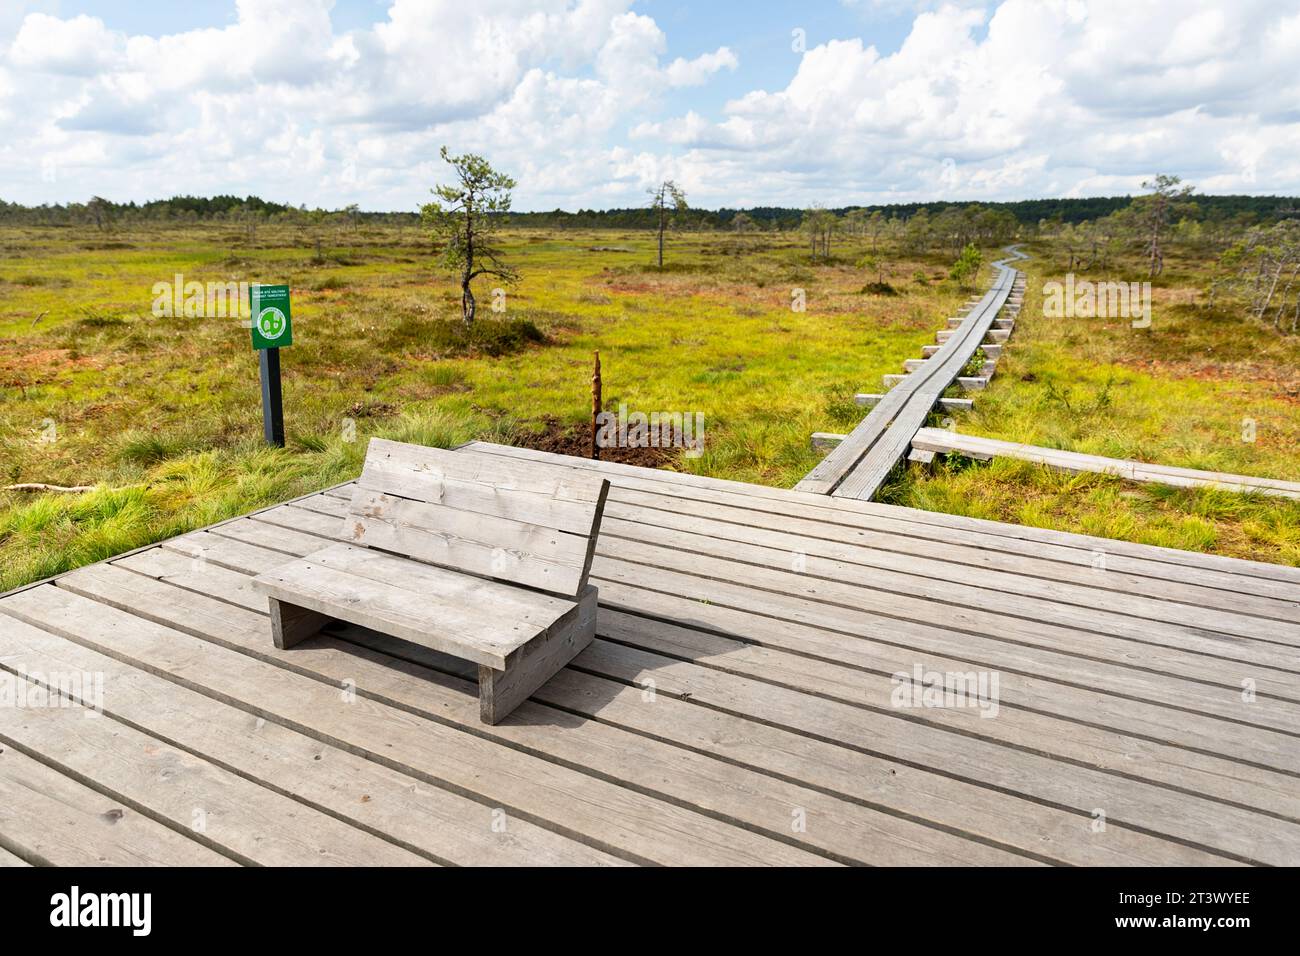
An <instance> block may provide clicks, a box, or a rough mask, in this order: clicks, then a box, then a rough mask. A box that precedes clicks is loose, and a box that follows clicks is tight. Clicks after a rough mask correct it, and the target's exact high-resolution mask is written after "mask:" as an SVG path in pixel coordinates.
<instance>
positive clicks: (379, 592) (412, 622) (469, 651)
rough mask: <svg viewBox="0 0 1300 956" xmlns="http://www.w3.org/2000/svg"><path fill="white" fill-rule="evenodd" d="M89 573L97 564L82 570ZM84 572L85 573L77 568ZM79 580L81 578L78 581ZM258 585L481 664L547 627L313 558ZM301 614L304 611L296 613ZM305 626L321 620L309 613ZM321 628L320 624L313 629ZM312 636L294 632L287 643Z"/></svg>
mask: <svg viewBox="0 0 1300 956" xmlns="http://www.w3.org/2000/svg"><path fill="white" fill-rule="evenodd" d="M82 571H86V572H87V574H85V575H81V577H83V578H84V577H91V576H92V575H93V574H94V573H95V569H93V568H83V569H82ZM74 574H78V575H80V574H81V572H74ZM80 579H81V578H78V580H80ZM255 586H256V587H257V588H258V589H259V590H261V591H264V592H265V593H266V594H267V595H268V596H270V597H272V598H275V599H276V600H277V601H280V602H281V603H282V604H288V605H292V606H293V607H295V608H298V609H305V610H307V611H311V612H315V614H316V615H319V616H321V617H323V618H325V619H328V618H337V619H339V620H344V621H351V622H352V623H354V624H360V625H362V626H364V627H371V628H374V629H375V630H379V631H384V632H386V633H389V634H392V635H394V636H396V637H400V638H402V639H403V640H406V641H411V642H413V643H416V644H421V645H423V646H426V647H430V648H432V649H433V650H437V651H442V652H443V653H445V654H453V655H455V656H457V657H461V658H463V659H465V660H468V661H474V662H475V663H478V664H487V665H489V666H494V667H497V668H504V667H505V666H506V663H507V660H508V658H509V656H510V655H511V654H512V653H514V652H515V651H517V650H518V649H519V648H520V647H522V646H523V645H524V644H526V643H527V642H528V641H530V640H532V639H533V638H534V637H537V636H538V635H539V634H542V633H543V632H544V631H545V629H546V625H545V624H544V623H538V622H532V623H529V622H525V621H522V620H517V619H516V620H512V619H507V620H500V619H497V618H495V617H494V616H493V614H492V608H491V607H490V606H489V605H486V604H477V605H476V604H471V603H468V602H464V601H461V600H457V599H455V598H452V599H445V598H443V597H442V596H440V595H435V594H429V595H421V594H417V593H415V592H413V591H410V590H407V589H406V588H404V587H398V586H397V585H394V584H389V583H387V582H385V581H375V580H373V579H370V578H366V577H362V576H361V575H358V574H353V573H351V572H350V571H342V570H338V569H337V568H332V567H329V566H328V565H325V564H322V563H321V562H319V561H318V560H316V559H315V557H314V556H309V557H306V558H302V559H300V560H298V561H294V562H292V563H290V564H286V565H285V566H284V567H282V568H277V569H276V570H274V571H268V572H267V573H266V574H263V575H261V576H259V577H258V578H257V580H256V582H255ZM293 615H294V617H295V618H301V617H302V615H301V611H294V612H293ZM305 620H306V621H307V622H308V623H307V625H306V626H308V627H311V624H312V623H313V622H317V621H318V620H319V619H318V618H313V617H311V616H310V615H308V616H307V617H306V618H305ZM320 626H321V624H320V623H316V624H315V627H314V628H312V630H311V633H314V632H315V630H316V629H318V628H319V627H320ZM304 636H308V635H306V634H302V633H299V632H295V634H294V635H292V636H291V639H290V643H289V644H284V645H281V644H277V645H276V646H277V647H287V646H292V644H293V643H296V640H301V639H302V637H304Z"/></svg>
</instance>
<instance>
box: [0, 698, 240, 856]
mask: <svg viewBox="0 0 1300 956" xmlns="http://www.w3.org/2000/svg"><path fill="white" fill-rule="evenodd" d="M4 709H6V710H10V709H12V708H4ZM0 834H4V836H3V839H4V841H5V842H7V843H9V844H10V845H11V846H14V847H20V848H21V849H22V851H23V853H24V854H26V855H28V856H30V857H32V858H34V859H35V861H36V862H37V864H38V865H40V866H236V865H238V864H236V862H235V861H234V860H232V859H230V858H229V857H227V856H222V855H221V854H220V853H217V852H216V851H215V850H212V849H210V848H209V847H206V846H204V845H203V844H201V843H197V842H195V841H194V840H192V839H190V838H189V837H187V836H184V835H182V834H180V833H177V832H176V831H175V830H172V829H169V828H167V827H165V826H163V825H162V824H161V823H158V822H156V821H154V820H151V819H150V818H149V817H146V816H143V815H141V814H139V813H137V812H136V811H135V810H134V809H133V808H131V807H128V806H126V805H125V804H123V803H122V802H121V801H119V800H114V799H112V798H110V797H106V796H104V795H103V794H102V793H99V792H97V791H95V790H92V789H91V788H90V787H88V786H86V785H85V784H82V783H80V782H78V781H76V780H73V779H72V778H71V777H68V776H67V775H65V774H63V773H60V772H59V771H57V770H55V769H53V768H51V767H49V766H47V765H46V764H44V763H40V762H38V761H36V760H34V759H32V757H30V756H28V755H27V754H25V753H22V752H20V751H19V750H18V749H17V748H16V747H14V746H13V745H12V744H10V745H9V746H6V747H3V748H0Z"/></svg>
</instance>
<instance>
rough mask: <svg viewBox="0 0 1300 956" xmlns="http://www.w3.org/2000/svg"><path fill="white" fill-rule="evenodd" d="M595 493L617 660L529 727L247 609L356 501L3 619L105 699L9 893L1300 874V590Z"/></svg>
mask: <svg viewBox="0 0 1300 956" xmlns="http://www.w3.org/2000/svg"><path fill="white" fill-rule="evenodd" d="M475 447H476V448H479V449H480V450H487V451H491V452H495V453H499V454H502V455H513V456H518V457H523V458H540V459H553V458H554V456H548V455H544V454H542V453H538V452H530V451H526V450H522V449H513V448H504V447H500V446H491V445H477V446H475ZM563 461H565V462H566V463H569V464H585V465H586V466H588V467H593V468H598V469H599V470H601V471H602V472H604V473H605V474H606V475H607V476H608V477H609V478H610V480H611V482H612V483H613V488H612V489H611V491H610V495H609V499H608V502H607V506H606V516H605V521H604V525H603V527H602V531H601V536H600V540H599V543H598V546H597V555H596V558H595V563H594V566H593V571H592V574H593V583H595V584H596V585H597V586H598V587H599V588H600V605H601V607H600V616H599V624H598V637H597V640H596V641H595V643H594V644H593V645H592V646H591V647H590V648H588V649H587V650H586V651H584V652H583V653H582V654H581V655H580V656H579V657H578V658H577V659H576V660H575V662H574V664H573V666H571V667H570V668H568V669H567V670H565V671H563V672H561V674H560V675H559V676H557V677H556V678H555V679H554V680H552V681H551V682H550V683H548V684H547V685H546V686H545V687H544V688H543V689H542V690H541V691H540V692H539V693H538V694H537V695H536V696H535V697H534V698H533V700H532V701H530V702H528V703H525V704H524V705H523V706H521V707H520V708H519V709H518V710H517V711H515V713H514V714H512V715H511V716H510V717H509V718H508V719H507V720H506V721H505V722H503V723H502V724H500V725H498V726H486V725H483V724H481V723H479V720H478V705H477V700H476V694H475V687H474V685H473V684H472V682H470V681H468V680H466V679H465V677H464V676H463V670H462V667H461V665H460V664H458V663H457V662H455V661H453V660H451V659H449V658H443V657H440V656H439V655H437V654H435V653H433V652H429V651H424V650H421V649H418V648H415V647H413V646H411V645H406V644H403V643H401V642H397V641H395V640H392V639H388V638H384V637H381V636H379V635H376V634H373V633H369V632H365V631H361V630H358V629H355V628H352V629H340V630H339V631H338V632H337V633H332V634H329V635H322V636H320V637H318V638H313V639H310V640H308V641H306V642H304V643H303V644H301V645H299V646H298V647H295V648H293V649H290V650H286V651H278V650H276V649H275V648H274V647H273V646H272V643H271V637H270V633H269V624H268V618H267V616H266V613H265V611H266V608H265V600H264V599H262V598H260V597H258V596H257V595H255V594H254V593H253V592H252V591H251V589H250V588H249V586H248V582H249V581H250V579H251V578H252V577H253V576H254V575H256V574H258V573H261V572H263V571H266V570H268V569H271V568H274V567H276V566H278V565H280V564H283V563H285V562H287V561H289V560H290V559H291V558H292V557H293V556H297V555H302V554H306V553H308V552H310V551H313V550H315V549H317V548H319V547H321V546H322V544H323V543H325V542H327V541H329V540H330V539H332V538H333V537H335V536H336V534H337V533H338V532H339V531H340V528H341V516H342V514H343V512H344V505H345V499H346V498H347V496H348V489H347V487H346V486H345V487H341V488H336V489H331V490H329V491H326V492H323V493H321V494H317V495H313V496H310V497H308V498H305V499H301V500H299V501H296V502H293V503H290V504H286V505H281V506H278V507H275V508H271V509H269V510H265V511H262V512H259V513H256V514H253V515H249V516H247V517H242V518H238V519H235V520H233V521H230V522H226V523H224V524H221V525H218V526H215V527H213V528H211V529H208V530H205V531H201V532H195V533H192V534H188V535H184V536H182V537H180V538H176V539H173V540H170V541H166V542H163V543H162V544H160V545H158V546H154V547H150V548H147V549H144V550H141V551H138V552H134V553H132V554H129V555H124V556H121V557H118V558H115V559H113V560H111V561H108V562H105V563H101V564H98V565H94V566H91V567H87V568H83V569H81V570H78V571H75V572H72V573H69V574H65V575H62V576H60V577H59V578H57V579H56V580H55V581H53V582H52V583H50V582H47V583H41V584H38V585H34V586H31V587H28V588H25V589H22V590H20V591H17V592H14V593H11V594H9V595H5V596H3V597H0V668H2V669H3V673H0V678H5V679H6V680H7V681H8V682H9V684H10V685H11V687H10V689H11V690H13V689H14V687H15V686H17V687H18V688H19V689H24V690H31V689H32V688H33V687H35V686H38V685H49V684H56V685H57V684H60V683H64V684H67V683H68V682H69V680H70V677H69V675H73V674H77V675H80V674H83V673H85V674H91V675H95V674H99V675H102V681H103V685H102V686H103V698H102V702H103V714H102V715H101V716H98V717H93V718H90V717H87V715H86V713H85V711H84V710H81V709H77V708H61V707H49V706H45V707H41V706H26V707H15V706H0V864H3V863H10V864H14V865H21V864H23V863H28V864H30V863H42V862H50V863H65V864H67V863H103V864H130V863H158V864H174V863H191V864H212V865H228V864H241V863H242V864H289V863H311V864H362V863H366V864H390V865H431V864H432V865H436V864H444V865H466V864H560V865H563V864H609V865H621V864H637V863H642V864H796V865H835V864H904V865H910V864H917V865H920V864H974V865H1006V864H1012V865H1038V864H1044V863H1061V864H1130V865H1164V864H1220V865H1222V864H1233V863H1259V864H1290V865H1295V864H1297V863H1300V822H1298V821H1300V786H1298V785H1297V777H1298V776H1300V746H1297V743H1298V740H1297V737H1298V736H1300V656H1298V655H1300V569H1296V568H1284V567H1279V566H1271V565H1263V564H1253V563H1249V562H1243V561H1235V560H1231V559H1223V558H1216V557H1208V556H1203V555H1194V554H1189V553H1182V552H1176V551H1168V550H1163V549H1158V548H1150V547H1143V546H1138V545H1132V544H1124V543H1120V542H1113V541H1104V540H1101V539H1094V538H1085V537H1080V536H1074V535H1068V534H1062V533H1058V532H1051V531H1044V530H1038V529H1032V528H1022V527H1015V526H1010V525H1000V524H993V523H989V522H982V521H975V520H971V519H965V518H959V517H953V516H948V515H941V514H930V513H924V512H916V511H910V510H906V509H900V508H895V507H890V506H885V505H878V504H872V503H870V502H863V501H856V500H851V499H839V498H832V497H828V496H824V495H814V494H805V493H799V492H791V491H783V490H778V489H772V488H765V487H759V486H753V485H744V484H738V483H734V482H726V481H718V480H713V479H703V478H698V477H692V476H683V475H677V474H672V473H665V472H659V471H652V470H647V469H641V468H632V467H628V466H618V465H602V464H598V463H591V462H586V463H581V462H578V461H577V460H574V459H563ZM918 667H919V668H920V669H921V670H922V671H923V672H930V671H934V672H941V673H956V674H965V673H975V674H980V673H982V674H985V675H988V674H996V675H997V679H998V692H997V694H996V698H995V702H996V704H997V707H996V713H995V714H994V713H993V711H992V710H990V709H988V708H983V707H971V706H957V705H953V706H900V704H903V703H909V702H910V703H912V704H915V703H917V701H915V700H911V699H910V698H909V699H908V700H905V701H898V700H896V699H895V697H896V695H895V693H894V691H895V690H896V685H895V683H894V682H893V681H891V675H894V674H897V673H900V672H901V673H905V674H908V675H912V674H913V673H914V669H916V668H918ZM17 675H25V676H22V677H19V676H17ZM87 686H88V687H90V688H93V687H94V682H93V680H92V681H89V682H87ZM1243 686H1245V687H1247V688H1248V691H1247V692H1243ZM69 692H71V693H76V692H77V691H76V689H75V688H73V689H72V690H70V691H69ZM81 693H83V694H85V695H87V696H89V695H90V691H89V690H84V689H83V690H82V691H81ZM921 702H922V703H925V701H921ZM29 703H31V702H30V701H29ZM941 703H942V701H941ZM985 703H988V700H987V699H986V701H985Z"/></svg>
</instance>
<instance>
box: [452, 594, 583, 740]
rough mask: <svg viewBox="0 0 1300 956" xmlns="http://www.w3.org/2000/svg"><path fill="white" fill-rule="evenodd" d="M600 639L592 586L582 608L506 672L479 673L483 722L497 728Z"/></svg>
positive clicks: (482, 668) (530, 646) (532, 645)
mask: <svg viewBox="0 0 1300 956" xmlns="http://www.w3.org/2000/svg"><path fill="white" fill-rule="evenodd" d="M595 636H596V589H595V588H594V587H592V586H590V585H588V587H587V589H586V590H585V591H584V592H583V594H582V597H581V598H580V599H579V601H578V606H577V607H575V608H574V609H573V610H571V611H570V612H569V613H568V614H566V615H564V617H562V618H560V619H559V620H558V621H556V622H555V623H554V624H553V625H551V627H550V628H549V629H548V630H547V632H546V633H545V634H543V635H542V636H541V637H538V638H536V639H535V640H533V641H531V642H530V643H529V644H528V645H527V646H526V647H524V648H521V649H520V651H519V652H518V654H517V655H516V656H515V657H514V659H512V660H511V661H510V662H509V663H507V664H506V669H505V670H503V671H499V670H494V669H493V668H491V667H486V666H484V665H480V666H479V669H478V702H479V719H480V720H481V721H483V723H485V724H495V723H498V722H499V721H501V720H502V719H504V718H505V716H506V715H507V714H509V713H510V712H511V711H512V710H514V709H515V708H516V707H518V706H519V705H520V704H522V703H523V702H524V701H526V700H527V699H528V698H529V697H531V696H532V694H533V692H534V691H536V690H537V688H539V687H541V686H542V685H543V684H545V683H546V682H547V681H548V680H550V679H551V678H552V677H553V676H555V674H556V672H557V671H559V670H560V669H561V668H563V667H564V666H565V665H566V664H568V663H569V661H571V660H573V659H574V658H575V657H576V656H577V655H578V654H579V653H580V652H581V651H582V650H583V648H585V647H586V646H587V645H588V644H590V643H591V639H592V638H593V637H595Z"/></svg>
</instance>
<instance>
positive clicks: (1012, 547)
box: [475, 442, 1300, 600]
mask: <svg viewBox="0 0 1300 956" xmlns="http://www.w3.org/2000/svg"><path fill="white" fill-rule="evenodd" d="M475 447H478V448H480V449H491V451H492V453H493V454H497V455H500V456H502V457H514V458H525V459H530V460H532V459H535V458H536V459H539V460H545V459H547V458H548V457H549V458H558V457H564V456H558V455H553V454H551V453H549V452H539V451H534V450H533V449H530V448H517V447H514V446H510V445H491V444H488V443H478V442H476V443H475ZM572 461H573V462H574V467H578V468H583V467H585V468H592V469H598V470H600V471H602V472H604V473H605V474H607V475H608V476H610V477H611V480H613V479H614V478H615V477H617V483H618V485H619V486H620V487H623V488H645V489H649V490H652V491H653V490H663V491H667V492H669V493H671V494H673V495H675V496H687V497H693V498H697V499H699V500H713V501H718V502H721V503H734V502H735V501H736V499H737V497H739V499H740V500H741V502H743V503H744V504H745V506H746V507H750V508H753V509H755V510H758V511H762V510H766V511H767V512H769V513H775V514H778V515H785V514H803V515H808V516H810V517H814V518H817V519H819V520H823V521H827V522H831V523H839V524H844V525H847V526H850V527H857V528H864V529H888V530H896V531H897V532H898V533H900V534H902V535H907V536H910V537H913V538H923V537H924V538H929V539H931V540H934V541H938V542H942V541H957V542H963V543H970V544H973V545H974V546H976V547H979V548H981V549H987V550H989V551H1002V552H1007V553H1014V554H1021V555H1028V556H1035V557H1047V558H1049V559H1051V560H1058V561H1064V562H1067V563H1079V564H1084V565H1090V564H1093V563H1095V560H1096V557H1097V555H1098V554H1104V555H1105V557H1106V561H1107V568H1108V569H1111V568H1119V567H1122V569H1123V570H1124V571H1128V572H1131V573H1135V574H1140V575H1144V576H1147V577H1150V578H1152V579H1153V580H1160V581H1174V582H1189V583H1197V584H1202V585H1204V586H1206V587H1212V588H1217V589H1221V590H1223V591H1224V592H1225V594H1226V593H1246V594H1256V595H1261V596H1266V597H1278V598H1281V599H1284V600H1295V599H1296V598H1297V597H1300V568H1296V567H1289V566H1286V565H1280V564H1267V563H1264V562H1259V561H1247V560H1244V559H1241V558H1231V557H1226V556H1223V555H1216V554H1204V553H1202V552H1196V551H1182V550H1178V549H1175V548H1164V547H1159V546H1157V545H1149V544H1141V543H1137V542H1129V541H1121V540H1119V539H1114V538H1100V537H1097V536H1095V535H1085V534H1078V533H1076V532H1070V531H1056V530H1053V529H1048V528H1035V527H1030V526H1027V525H1015V524H1007V523H1005V522H998V521H989V520H987V519H983V518H970V517H966V516H964V515H950V514H945V513H943V512H931V511H920V510H917V509H915V508H904V507H900V506H897V505H885V504H879V503H877V502H869V501H859V500H857V499H852V498H830V497H828V496H824V495H820V494H810V493H806V492H800V491H797V490H790V489H783V488H771V487H767V486H763V485H750V484H745V483H743V482H738V481H730V480H727V479H723V478H710V477H706V476H703V475H693V474H687V473H682V472H672V471H665V470H662V469H651V468H639V467H636V466H632V465H623V464H619V463H618V462H604V461H588V460H586V459H578V458H574V459H572ZM665 486H667V487H665Z"/></svg>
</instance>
